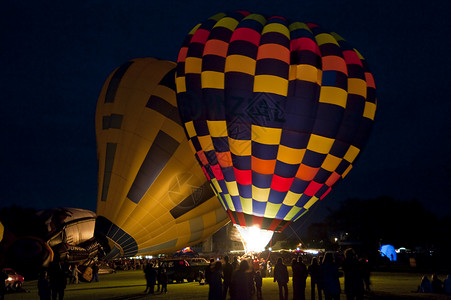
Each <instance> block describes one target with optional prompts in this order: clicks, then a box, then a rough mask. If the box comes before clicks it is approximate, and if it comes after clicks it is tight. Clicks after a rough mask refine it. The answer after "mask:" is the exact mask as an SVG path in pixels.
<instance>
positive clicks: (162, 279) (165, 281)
mask: <svg viewBox="0 0 451 300" xmlns="http://www.w3.org/2000/svg"><path fill="white" fill-rule="evenodd" d="M158 280H159V284H161V293H162V294H163V293H165V294H166V293H167V292H168V274H167V273H166V269H165V268H163V270H161V275H160V279H158Z"/></svg>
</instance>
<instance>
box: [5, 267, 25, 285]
mask: <svg viewBox="0 0 451 300" xmlns="http://www.w3.org/2000/svg"><path fill="white" fill-rule="evenodd" d="M3 272H5V273H6V275H8V278H7V279H5V286H6V289H7V290H18V289H20V288H21V287H22V285H23V281H24V278H23V276H21V275H19V274H17V273H16V271H14V270H13V269H11V268H4V269H3Z"/></svg>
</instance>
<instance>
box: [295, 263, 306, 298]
mask: <svg viewBox="0 0 451 300" xmlns="http://www.w3.org/2000/svg"><path fill="white" fill-rule="evenodd" d="M292 270H293V299H294V300H296V299H300V300H305V281H306V279H307V267H306V266H305V264H304V262H303V261H302V258H301V257H299V258H298V260H296V259H293V261H292Z"/></svg>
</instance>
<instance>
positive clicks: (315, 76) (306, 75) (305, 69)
mask: <svg viewBox="0 0 451 300" xmlns="http://www.w3.org/2000/svg"><path fill="white" fill-rule="evenodd" d="M322 74H323V73H322V71H321V70H319V69H318V68H316V67H315V66H311V65H290V75H289V80H295V79H298V80H304V81H309V82H314V83H317V84H318V85H321V79H322Z"/></svg>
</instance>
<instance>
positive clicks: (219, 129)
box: [207, 120, 227, 137]
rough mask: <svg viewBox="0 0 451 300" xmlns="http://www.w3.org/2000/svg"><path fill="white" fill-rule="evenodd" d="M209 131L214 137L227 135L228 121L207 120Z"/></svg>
mask: <svg viewBox="0 0 451 300" xmlns="http://www.w3.org/2000/svg"><path fill="white" fill-rule="evenodd" d="M207 125H208V131H210V135H211V136H212V137H224V136H227V123H226V121H209V120H208V121H207Z"/></svg>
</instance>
